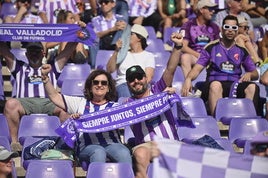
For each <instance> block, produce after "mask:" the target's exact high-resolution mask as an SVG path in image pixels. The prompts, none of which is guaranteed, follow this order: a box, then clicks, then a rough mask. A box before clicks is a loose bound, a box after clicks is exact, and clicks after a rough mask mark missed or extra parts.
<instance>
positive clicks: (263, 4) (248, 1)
mask: <svg viewBox="0 0 268 178" xmlns="http://www.w3.org/2000/svg"><path fill="white" fill-rule="evenodd" d="M267 7H268V1H266V0H264V1H262V0H243V1H242V9H243V11H244V12H246V13H248V15H249V16H250V19H251V22H252V24H253V26H254V27H259V26H260V25H262V24H267V23H268V16H267V14H266V13H268V8H267Z"/></svg>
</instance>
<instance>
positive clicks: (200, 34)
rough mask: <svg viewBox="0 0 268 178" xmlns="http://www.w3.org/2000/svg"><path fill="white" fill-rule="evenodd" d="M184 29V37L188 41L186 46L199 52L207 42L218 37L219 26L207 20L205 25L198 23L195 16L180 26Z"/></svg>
mask: <svg viewBox="0 0 268 178" xmlns="http://www.w3.org/2000/svg"><path fill="white" fill-rule="evenodd" d="M181 30H184V31H185V36H184V39H185V40H187V41H188V42H189V44H188V46H189V47H190V48H192V49H193V50H195V51H197V52H200V51H201V50H202V49H203V48H204V46H205V45H207V44H208V43H209V42H211V41H214V40H216V39H218V38H219V33H220V30H219V27H218V26H217V25H216V24H215V23H213V22H209V23H208V24H207V25H198V24H197V23H196V18H194V19H191V20H189V21H188V22H186V23H185V24H184V25H183V26H182V27H181Z"/></svg>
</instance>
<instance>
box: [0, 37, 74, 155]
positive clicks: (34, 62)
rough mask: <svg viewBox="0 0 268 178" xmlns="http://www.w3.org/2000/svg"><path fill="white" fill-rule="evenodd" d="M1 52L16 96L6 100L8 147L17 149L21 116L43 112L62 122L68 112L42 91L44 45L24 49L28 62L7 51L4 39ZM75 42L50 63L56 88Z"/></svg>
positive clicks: (5, 113)
mask: <svg viewBox="0 0 268 178" xmlns="http://www.w3.org/2000/svg"><path fill="white" fill-rule="evenodd" d="M0 45H1V48H0V54H1V55H3V57H4V58H5V61H6V64H7V68H8V69H9V70H10V72H11V75H12V76H13V77H14V79H15V80H16V98H10V99H8V100H7V101H6V104H5V108H4V115H5V116H6V118H7V121H8V125H9V130H10V135H11V142H12V143H11V146H12V148H13V150H17V149H20V145H19V143H18V128H19V122H20V118H21V117H22V116H23V115H29V114H34V113H43V114H49V115H56V116H59V118H60V119H61V121H64V120H65V119H66V118H68V117H69V115H68V114H67V113H66V112H65V111H63V110H62V109H60V108H58V107H56V106H55V105H54V104H53V103H52V102H51V101H50V100H49V99H48V98H47V94H46V93H45V89H44V85H43V83H42V80H41V70H40V69H41V66H42V59H43V57H44V55H45V53H44V47H43V45H42V44H41V43H40V42H34V43H29V44H28V46H27V48H26V53H25V55H26V57H27V59H28V61H29V64H27V63H25V62H23V61H19V60H17V59H16V57H15V56H14V55H13V54H12V53H11V52H10V49H9V48H8V46H7V44H6V43H5V42H0ZM76 45H77V43H74V42H72V43H68V44H67V45H66V46H65V49H64V50H63V51H62V52H61V54H60V55H58V56H57V57H56V59H55V61H54V60H53V62H52V66H53V71H51V73H50V74H49V77H50V78H51V80H52V81H53V86H54V87H55V88H56V87H57V78H58V77H59V75H60V72H61V70H62V69H63V67H64V65H65V64H66V62H67V60H68V59H69V58H70V56H71V54H72V53H73V51H74V49H75V48H76Z"/></svg>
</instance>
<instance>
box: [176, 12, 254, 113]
mask: <svg viewBox="0 0 268 178" xmlns="http://www.w3.org/2000/svg"><path fill="white" fill-rule="evenodd" d="M222 24H223V25H222V29H221V30H222V38H221V39H219V40H215V41H213V42H211V43H209V44H208V45H207V46H206V47H205V48H204V50H202V52H201V54H200V57H199V59H198V61H197V63H196V64H195V66H194V67H193V69H192V70H191V71H190V72H189V74H188V75H187V77H186V79H185V81H184V84H183V86H182V90H181V91H182V96H187V95H188V92H189V91H191V90H192V83H191V81H193V80H194V79H195V78H196V77H197V76H198V75H199V73H200V72H201V71H202V70H203V69H204V68H207V81H206V82H205V84H204V87H203V88H204V90H203V91H202V95H201V97H202V99H203V100H204V101H205V102H206V101H208V106H209V111H210V114H211V115H214V111H215V107H216V103H217V101H218V99H220V98H223V97H237V98H244V97H245V98H249V99H251V100H253V102H254V105H255V109H256V110H257V109H258V100H259V88H258V86H257V85H256V84H255V83H254V82H251V81H253V80H257V79H258V77H259V74H258V72H257V70H256V66H255V65H254V63H253V61H252V59H251V56H250V55H249V54H248V52H247V50H246V49H245V48H243V47H240V46H238V45H237V44H236V42H235V40H234V39H235V37H236V36H237V34H238V20H237V18H236V17H235V16H231V15H227V16H226V17H225V18H224V19H223V23H222ZM241 66H243V67H244V69H245V72H244V73H243V74H242V68H241ZM207 89H209V90H207Z"/></svg>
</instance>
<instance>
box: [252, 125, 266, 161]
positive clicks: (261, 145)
mask: <svg viewBox="0 0 268 178" xmlns="http://www.w3.org/2000/svg"><path fill="white" fill-rule="evenodd" d="M251 147H252V148H251V150H250V152H251V154H252V155H254V156H263V157H268V130H266V131H263V132H260V133H258V134H257V135H256V136H255V137H253V138H252V141H251Z"/></svg>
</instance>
